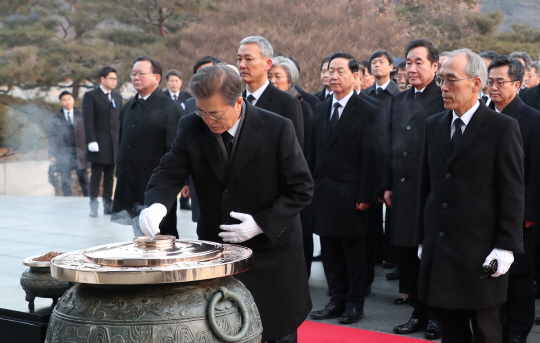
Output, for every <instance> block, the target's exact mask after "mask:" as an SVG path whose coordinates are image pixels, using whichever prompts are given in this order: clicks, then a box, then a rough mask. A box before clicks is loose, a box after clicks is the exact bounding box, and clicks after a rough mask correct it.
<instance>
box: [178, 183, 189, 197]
mask: <svg viewBox="0 0 540 343" xmlns="http://www.w3.org/2000/svg"><path fill="white" fill-rule="evenodd" d="M180 194H182V198H189V197H190V193H189V186H188V185H185V186H184V187H183V188H182V190H181V191H180Z"/></svg>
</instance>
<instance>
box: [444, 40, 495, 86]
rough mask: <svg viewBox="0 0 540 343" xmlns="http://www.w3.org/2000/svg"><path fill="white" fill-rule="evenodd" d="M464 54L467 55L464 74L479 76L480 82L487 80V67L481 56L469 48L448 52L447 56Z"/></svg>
mask: <svg viewBox="0 0 540 343" xmlns="http://www.w3.org/2000/svg"><path fill="white" fill-rule="evenodd" d="M460 54H464V55H465V57H467V65H466V66H465V70H464V72H465V74H466V75H467V76H469V77H479V78H480V80H481V81H482V84H483V85H484V84H486V81H487V68H486V64H485V63H484V61H482V57H480V56H479V55H478V54H477V53H475V52H473V51H472V50H470V49H458V50H454V51H452V52H450V53H449V54H448V58H450V57H454V56H457V55H460Z"/></svg>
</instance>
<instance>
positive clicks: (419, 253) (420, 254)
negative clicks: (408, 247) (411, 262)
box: [416, 244, 422, 260]
mask: <svg viewBox="0 0 540 343" xmlns="http://www.w3.org/2000/svg"><path fill="white" fill-rule="evenodd" d="M416 255H418V258H419V259H420V260H421V259H422V244H420V245H419V246H418V253H417V254H416Z"/></svg>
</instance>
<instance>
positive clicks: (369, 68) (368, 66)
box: [359, 60, 371, 75]
mask: <svg viewBox="0 0 540 343" xmlns="http://www.w3.org/2000/svg"><path fill="white" fill-rule="evenodd" d="M359 63H360V64H361V65H363V66H364V68H365V69H366V70H367V71H368V73H369V75H371V63H369V61H365V60H364V61H360V62H359ZM366 70H364V75H366Z"/></svg>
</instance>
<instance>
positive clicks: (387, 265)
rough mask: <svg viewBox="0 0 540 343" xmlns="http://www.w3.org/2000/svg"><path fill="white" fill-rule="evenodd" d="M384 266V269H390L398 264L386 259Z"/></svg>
mask: <svg viewBox="0 0 540 343" xmlns="http://www.w3.org/2000/svg"><path fill="white" fill-rule="evenodd" d="M382 267H383V268H384V269H390V268H395V267H397V264H395V263H392V262H386V261H383V263H382Z"/></svg>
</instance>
